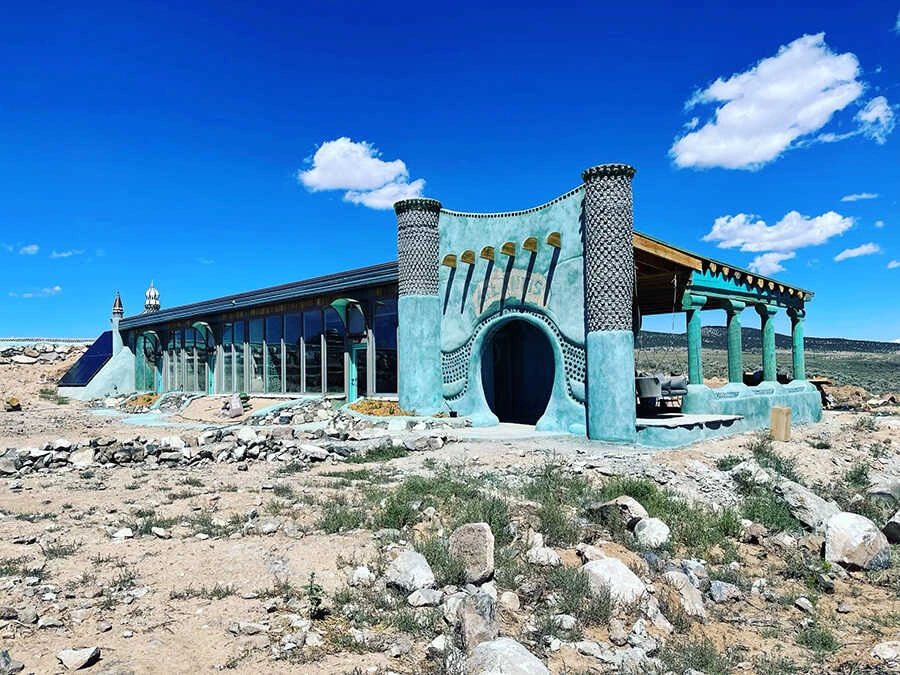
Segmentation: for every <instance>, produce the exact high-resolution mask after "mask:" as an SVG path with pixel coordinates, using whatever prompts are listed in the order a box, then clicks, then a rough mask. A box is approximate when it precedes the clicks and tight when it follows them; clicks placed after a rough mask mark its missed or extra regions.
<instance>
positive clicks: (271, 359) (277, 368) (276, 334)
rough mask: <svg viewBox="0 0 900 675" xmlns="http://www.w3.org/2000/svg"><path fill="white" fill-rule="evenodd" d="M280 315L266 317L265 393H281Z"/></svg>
mask: <svg viewBox="0 0 900 675" xmlns="http://www.w3.org/2000/svg"><path fill="white" fill-rule="evenodd" d="M281 328H282V326H281V315H280V314H279V315H278V316H268V317H266V391H267V392H269V393H280V392H281V366H282V358H281Z"/></svg>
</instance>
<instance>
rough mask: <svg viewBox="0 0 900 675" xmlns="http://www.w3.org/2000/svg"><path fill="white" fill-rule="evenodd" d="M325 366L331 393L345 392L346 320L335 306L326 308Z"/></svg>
mask: <svg viewBox="0 0 900 675" xmlns="http://www.w3.org/2000/svg"><path fill="white" fill-rule="evenodd" d="M325 366H326V379H327V386H328V393H329V394H343V393H344V322H343V321H341V317H340V315H339V314H338V313H337V310H335V309H334V307H328V308H327V309H326V310H325Z"/></svg>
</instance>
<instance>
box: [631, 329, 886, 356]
mask: <svg viewBox="0 0 900 675" xmlns="http://www.w3.org/2000/svg"><path fill="white" fill-rule="evenodd" d="M702 335H703V346H704V347H707V348H709V349H727V348H728V334H727V332H726V329H725V326H704V327H703V328H702ZM741 339H742V340H743V346H744V349H745V350H754V349H762V333H761V331H760V330H759V329H758V328H742V329H741ZM636 342H637V344H639V345H640V346H641V347H642V348H644V349H654V348H662V347H683V348H687V336H686V335H685V334H684V333H677V334H674V335H673V334H671V333H657V332H654V331H641V333H640V335H639V336H638V340H637V341H636ZM804 343H805V345H806V351H808V352H865V353H869V354H872V353H877V354H891V353H895V352H900V344H898V343H895V342H876V341H874V340H847V339H845V338H817V337H808V338H806V339H805V340H804ZM775 348H776V349H790V348H791V336H790V335H781V334H776V335H775Z"/></svg>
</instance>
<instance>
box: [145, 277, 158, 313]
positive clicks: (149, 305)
mask: <svg viewBox="0 0 900 675" xmlns="http://www.w3.org/2000/svg"><path fill="white" fill-rule="evenodd" d="M144 297H145V298H146V301H145V302H144V314H149V313H150V312H158V311H159V291H158V290H156V288H154V286H153V282H152V281H151V282H150V288H148V289H147V292H146V293H144Z"/></svg>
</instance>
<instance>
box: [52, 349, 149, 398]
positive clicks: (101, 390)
mask: <svg viewBox="0 0 900 675" xmlns="http://www.w3.org/2000/svg"><path fill="white" fill-rule="evenodd" d="M133 391H134V352H132V351H131V349H130V348H129V347H123V348H122V349H121V351H119V353H118V354H116V355H115V356H113V357H112V358H110V360H109V361H107V362H106V365H104V366H103V367H102V368H101V369H100V370H99V371H98V372H97V374H96V375H94V377H92V378H91V381H90V382H88V384H87V385H86V386H84V387H60V388H59V395H60V396H68V397H70V398H74V399H77V400H79V401H87V400H89V399H92V398H103V397H106V396H113V395H118V394H130V393H132V392H133Z"/></svg>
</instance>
